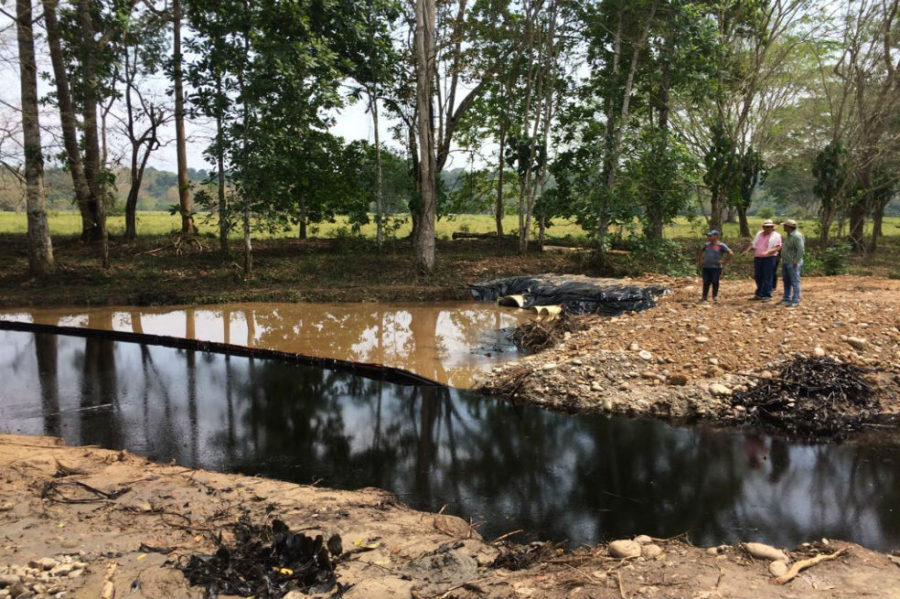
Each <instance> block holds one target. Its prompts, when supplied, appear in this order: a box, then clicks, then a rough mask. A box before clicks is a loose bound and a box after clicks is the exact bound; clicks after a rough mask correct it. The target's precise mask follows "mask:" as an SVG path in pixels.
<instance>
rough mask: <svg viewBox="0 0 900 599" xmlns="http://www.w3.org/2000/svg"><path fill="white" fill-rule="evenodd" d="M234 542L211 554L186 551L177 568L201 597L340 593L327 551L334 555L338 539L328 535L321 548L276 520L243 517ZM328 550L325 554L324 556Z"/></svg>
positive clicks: (275, 598) (265, 598)
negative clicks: (261, 521) (264, 522)
mask: <svg viewBox="0 0 900 599" xmlns="http://www.w3.org/2000/svg"><path fill="white" fill-rule="evenodd" d="M232 528H233V532H234V541H235V542H234V544H233V545H232V546H231V547H226V546H225V544H223V543H220V544H219V547H218V549H217V550H216V552H215V553H214V554H212V555H198V554H195V555H192V556H191V557H190V559H189V560H188V562H187V564H186V565H183V566H179V569H180V570H181V571H182V572H183V573H184V575H185V577H186V578H187V579H188V581H189V582H190V583H191V585H193V586H202V587H204V588H205V590H206V592H205V594H204V596H205V597H208V598H211V597H217V596H218V594H219V593H224V594H226V595H240V596H241V597H250V596H253V597H258V598H259V599H280V598H281V597H283V596H284V595H285V594H287V593H289V592H290V591H292V590H300V591H303V592H315V593H327V592H330V591H332V589H335V587H337V591H336V592H335V593H333V594H332V595H331V596H332V597H339V596H341V595H342V591H343V589H342V587H341V586H340V585H339V584H338V583H337V579H336V577H335V574H334V565H333V564H332V561H331V555H333V556H335V557H340V554H341V551H342V543H341V537H340V536H338V535H333V536H332V537H331V538H329V539H328V542H327V546H326V543H325V542H324V539H323V537H322V535H316V537H315V538H312V537H308V536H306V535H304V534H302V533H293V532H291V530H290V529H289V528H288V527H287V525H286V524H285V523H284V522H282V521H281V520H273V521H272V524H271V525H270V526H259V525H256V524H253V523H252V522H250V520H249V518H247V517H243V518H241V520H239V521H238V522H236V523H235V524H234V525H233V526H232ZM329 554H330V555H329Z"/></svg>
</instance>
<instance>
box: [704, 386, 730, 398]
mask: <svg viewBox="0 0 900 599" xmlns="http://www.w3.org/2000/svg"><path fill="white" fill-rule="evenodd" d="M709 392H710V393H712V394H713V395H715V396H718V397H722V396H726V395H731V389H729V388H728V387H726V386H725V385H723V384H722V383H713V384H712V385H710V386H709Z"/></svg>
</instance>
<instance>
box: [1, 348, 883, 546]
mask: <svg viewBox="0 0 900 599" xmlns="http://www.w3.org/2000/svg"><path fill="white" fill-rule="evenodd" d="M0 377H2V380H3V381H4V385H3V388H2V390H0V432H15V433H25V434H46V435H54V436H60V437H63V438H64V439H65V440H66V442H67V443H68V444H71V445H85V444H96V445H100V446H103V447H108V448H125V449H128V450H130V451H133V452H135V453H138V454H142V455H146V456H149V457H151V458H153V459H155V460H159V461H165V462H168V461H170V460H175V461H176V462H178V463H180V464H183V465H185V466H192V467H203V468H210V469H215V470H221V471H229V472H241V473H245V474H260V475H264V476H270V477H274V478H279V479H284V480H290V481H295V482H299V483H311V482H314V481H319V484H321V485H323V486H331V487H338V488H351V489H352V488H359V487H365V486H375V487H380V488H383V489H387V490H389V491H392V492H394V493H396V494H397V495H398V496H399V497H400V499H401V500H402V501H404V502H405V503H407V504H409V505H410V506H412V507H415V508H418V509H425V510H432V511H436V510H439V509H440V508H441V507H442V506H444V505H447V511H448V512H451V513H454V514H457V515H461V516H463V517H466V518H469V517H471V518H472V519H473V520H474V521H475V522H478V523H481V525H480V527H479V528H480V530H481V531H482V532H483V533H484V535H485V536H486V537H488V538H493V537H495V536H498V535H501V534H503V533H506V532H509V531H511V530H515V529H524V530H525V531H527V534H526V535H523V538H528V537H530V538H540V539H551V540H557V541H562V540H566V541H568V542H569V543H570V544H573V545H574V544H579V543H588V542H597V541H600V540H603V539H609V538H616V537H622V536H627V535H630V534H634V533H638V532H640V533H647V534H650V535H653V536H659V537H670V536H674V535H677V534H681V533H688V535H689V537H690V539H691V540H692V541H693V542H694V543H697V544H702V545H711V544H716V543H719V542H726V541H735V540H738V539H740V540H756V541H763V542H769V543H773V544H776V545H783V546H791V545H793V544H795V543H797V542H799V541H802V540H809V539H815V538H820V537H829V538H841V539H846V540H850V541H855V542H858V543H860V544H863V545H865V546H867V547H872V548H875V549H881V550H892V549H895V548H896V547H897V546H898V544H900V511H898V510H897V509H896V506H897V505H898V504H900V443H898V442H897V440H896V439H894V440H889V439H888V440H885V439H882V440H881V441H879V442H878V444H862V443H858V444H855V445H849V444H848V445H803V444H790V443H786V442H784V441H781V440H778V439H773V438H770V437H766V436H763V435H759V434H753V433H747V434H724V433H720V432H715V431H711V430H707V429H701V428H693V429H691V428H675V427H670V426H667V425H665V424H661V423H658V422H652V421H645V420H629V419H622V418H605V417H602V416H597V415H586V416H566V415H561V414H557V413H551V412H546V411H541V410H538V409H529V408H515V407H512V406H509V405H507V404H504V403H500V402H495V401H492V400H485V399H483V398H481V397H478V396H476V395H474V394H472V393H469V392H466V391H459V390H454V389H449V388H446V387H437V386H430V387H416V386H397V385H392V384H388V383H385V382H383V381H376V380H369V379H364V378H359V377H354V376H352V375H349V374H345V373H340V372H334V371H329V370H323V369H316V368H310V367H304V366H298V365H294V364H285V363H283V362H277V361H267V360H259V359H253V358H238V357H228V356H221V355H216V354H207V353H203V352H196V351H189V350H175V349H171V348H164V347H150V346H143V345H137V344H130V343H119V342H114V341H111V340H108V339H98V338H74V337H56V336H52V335H35V334H31V333H21V332H0Z"/></svg>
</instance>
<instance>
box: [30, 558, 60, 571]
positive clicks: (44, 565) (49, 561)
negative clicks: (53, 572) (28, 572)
mask: <svg viewBox="0 0 900 599" xmlns="http://www.w3.org/2000/svg"><path fill="white" fill-rule="evenodd" d="M28 565H29V566H31V567H32V568H34V569H36V570H49V569H51V568H54V567H56V566H57V565H59V562H58V561H56V560H55V559H53V558H52V557H42V558H41V559H33V560H31V561H30V562H28Z"/></svg>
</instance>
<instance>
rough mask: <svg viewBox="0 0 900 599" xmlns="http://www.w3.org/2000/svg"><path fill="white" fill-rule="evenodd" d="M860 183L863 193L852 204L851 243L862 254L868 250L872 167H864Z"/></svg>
mask: <svg viewBox="0 0 900 599" xmlns="http://www.w3.org/2000/svg"><path fill="white" fill-rule="evenodd" d="M859 185H860V189H861V190H862V193H860V194H859V196H858V197H857V198H856V199H855V200H854V201H853V204H851V205H850V210H849V214H848V216H849V217H850V233H849V237H850V245H851V246H852V247H853V251H854V252H856V253H859V254H862V253H864V252H865V251H866V240H865V226H866V216H868V213H869V204H870V201H871V198H872V169H871V166H867V167H864V168H863V169H862V171H861V172H860V174H859Z"/></svg>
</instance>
